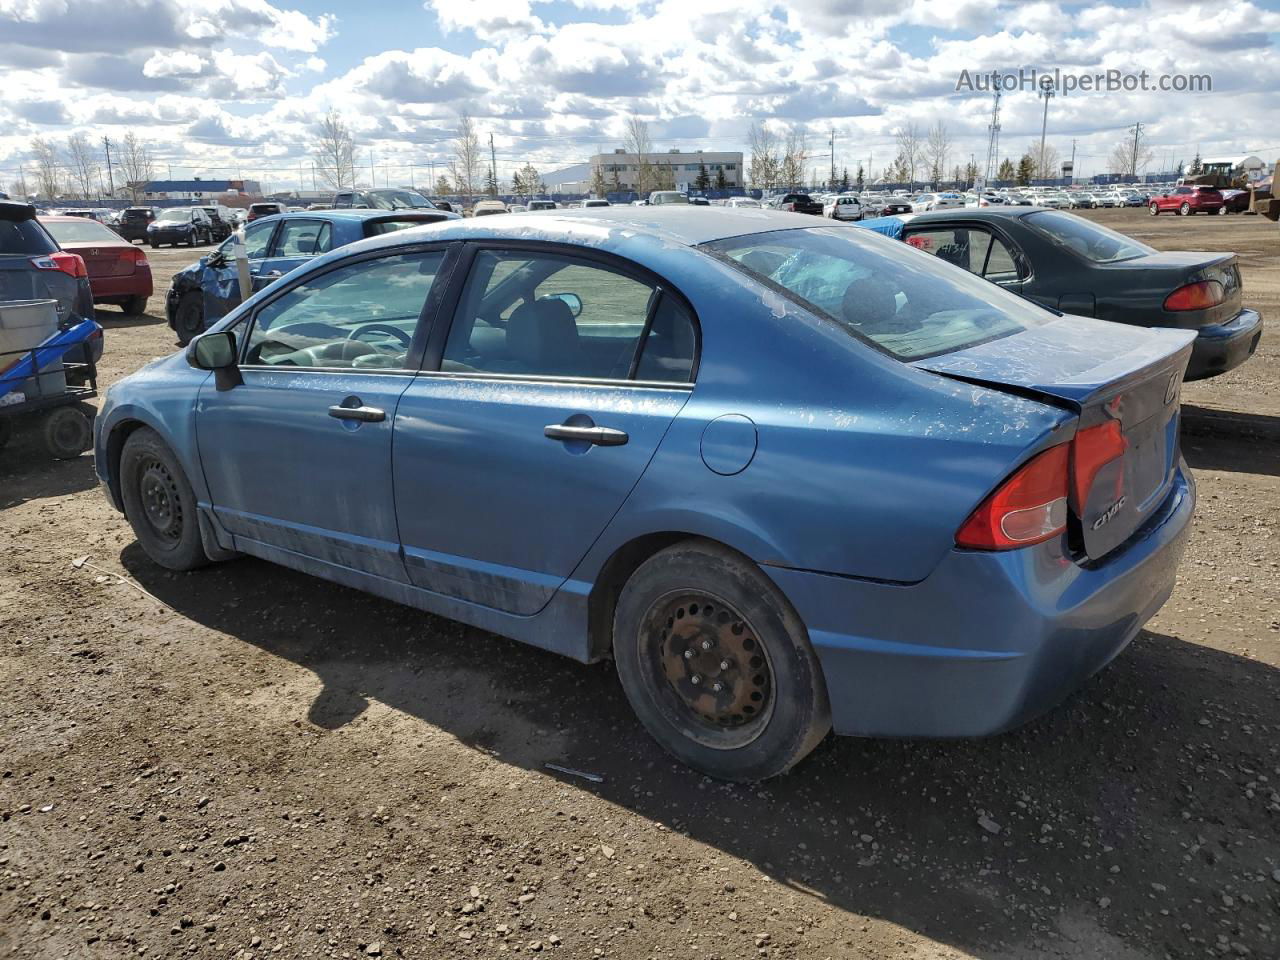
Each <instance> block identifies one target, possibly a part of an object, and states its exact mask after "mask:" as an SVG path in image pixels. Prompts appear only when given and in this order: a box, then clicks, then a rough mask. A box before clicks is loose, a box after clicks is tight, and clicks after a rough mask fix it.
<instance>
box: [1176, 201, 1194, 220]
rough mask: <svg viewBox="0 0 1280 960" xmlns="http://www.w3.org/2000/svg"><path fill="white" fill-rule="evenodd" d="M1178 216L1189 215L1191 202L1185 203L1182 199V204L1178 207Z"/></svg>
mask: <svg viewBox="0 0 1280 960" xmlns="http://www.w3.org/2000/svg"><path fill="white" fill-rule="evenodd" d="M1178 216H1180V217H1189V216H1191V204H1189V203H1187V202H1186V201H1185V200H1184V201H1182V206H1180V207H1179V208H1178Z"/></svg>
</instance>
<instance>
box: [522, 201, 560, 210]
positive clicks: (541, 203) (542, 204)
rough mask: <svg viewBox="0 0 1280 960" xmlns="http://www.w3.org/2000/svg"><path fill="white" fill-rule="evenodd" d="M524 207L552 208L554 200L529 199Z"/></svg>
mask: <svg viewBox="0 0 1280 960" xmlns="http://www.w3.org/2000/svg"><path fill="white" fill-rule="evenodd" d="M525 207H526V208H527V209H529V210H554V209H555V208H556V202H555V201H554V200H530V201H529V202H528V203H527V204H525Z"/></svg>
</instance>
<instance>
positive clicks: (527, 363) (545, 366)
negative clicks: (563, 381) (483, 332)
mask: <svg viewBox="0 0 1280 960" xmlns="http://www.w3.org/2000/svg"><path fill="white" fill-rule="evenodd" d="M506 352H507V356H508V357H509V358H510V359H511V361H512V365H513V366H514V367H515V370H513V371H512V372H514V373H533V374H545V375H550V376H557V377H578V376H585V375H589V374H590V373H591V370H590V364H589V361H588V358H587V355H586V353H584V352H583V350H582V344H581V343H579V341H578V325H577V323H575V322H574V319H573V311H572V310H570V309H569V305H568V304H567V303H565V302H564V301H563V300H555V299H547V300H533V301H531V302H528V303H522V304H520V306H518V307H516V309H515V310H514V311H513V312H512V314H511V318H510V319H509V320H507V344H506Z"/></svg>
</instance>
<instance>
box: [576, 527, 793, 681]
mask: <svg viewBox="0 0 1280 960" xmlns="http://www.w3.org/2000/svg"><path fill="white" fill-rule="evenodd" d="M686 541H697V542H700V543H704V544H709V545H711V546H714V547H715V548H717V549H719V550H724V551H727V552H729V553H732V554H734V555H736V556H738V557H740V558H741V559H742V560H743V561H744V562H746V563H749V564H750V565H751V566H752V567H754V568H755V569H756V570H757V571H758V572H759V574H760V576H761V577H763V578H764V579H765V580H766V581H768V583H769V584H770V585H771V586H772V587H773V588H774V589H775V590H776V591H777V592H778V596H779V597H780V598H781V599H782V601H783V602H784V603H785V604H786V606H787V607H788V608H790V611H791V613H792V614H793V615H794V616H795V617H796V620H797V622H798V623H799V624H800V626H801V628H802V629H804V630H805V632H806V633H807V628H805V626H804V622H803V620H801V619H800V615H799V613H798V612H797V611H796V610H795V607H794V605H793V604H792V603H791V600H790V598H788V597H787V595H786V594H785V593H784V592H783V590H782V588H781V587H779V586H778V584H777V583H776V582H775V581H774V579H773V578H772V577H770V576H769V574H768V572H767V571H766V569H765V568H764V567H762V566H761V565H760V564H759V563H758V562H757V561H756V560H754V559H753V558H752V557H751V556H750V555H748V554H746V553H744V552H743V551H742V550H740V549H738V548H737V547H734V546H733V545H732V544H729V543H725V542H724V541H723V540H719V539H716V538H715V537H710V536H707V535H706V534H702V533H694V532H692V531H688V530H663V531H658V532H654V533H645V534H641V535H640V536H637V537H633V538H632V539H630V540H628V541H626V542H625V543H623V544H621V545H620V546H618V547H617V548H615V549H614V551H613V552H612V553H611V554H610V555H609V556H608V558H607V559H606V560H605V561H604V563H603V564H602V565H601V567H600V572H599V573H598V574H597V575H596V578H595V582H594V584H593V585H592V588H591V592H590V593H589V594H588V597H587V654H588V657H587V659H588V660H589V661H596V660H601V659H603V658H605V657H607V656H609V655H610V653H611V651H612V648H613V616H614V612H615V610H616V609H617V606H618V598H619V597H620V596H621V594H622V588H623V587H624V586H625V585H626V582H627V580H629V579H630V578H631V575H632V574H633V573H635V572H636V570H638V569H639V568H640V566H641V565H642V564H643V563H644V562H645V561H647V560H648V559H650V558H651V557H653V556H654V555H656V554H658V553H660V552H662V551H663V550H666V549H667V548H668V547H673V546H675V545H676V544H678V543H684V542H686Z"/></svg>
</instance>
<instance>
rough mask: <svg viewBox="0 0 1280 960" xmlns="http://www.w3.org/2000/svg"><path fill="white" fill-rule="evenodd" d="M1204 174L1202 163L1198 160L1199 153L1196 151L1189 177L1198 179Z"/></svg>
mask: <svg viewBox="0 0 1280 960" xmlns="http://www.w3.org/2000/svg"><path fill="white" fill-rule="evenodd" d="M1202 173H1204V162H1203V161H1202V160H1201V159H1200V151H1199V150H1197V151H1196V155H1195V158H1194V159H1193V160H1192V161H1191V175H1192V176H1193V177H1198V176H1200V174H1202Z"/></svg>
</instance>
